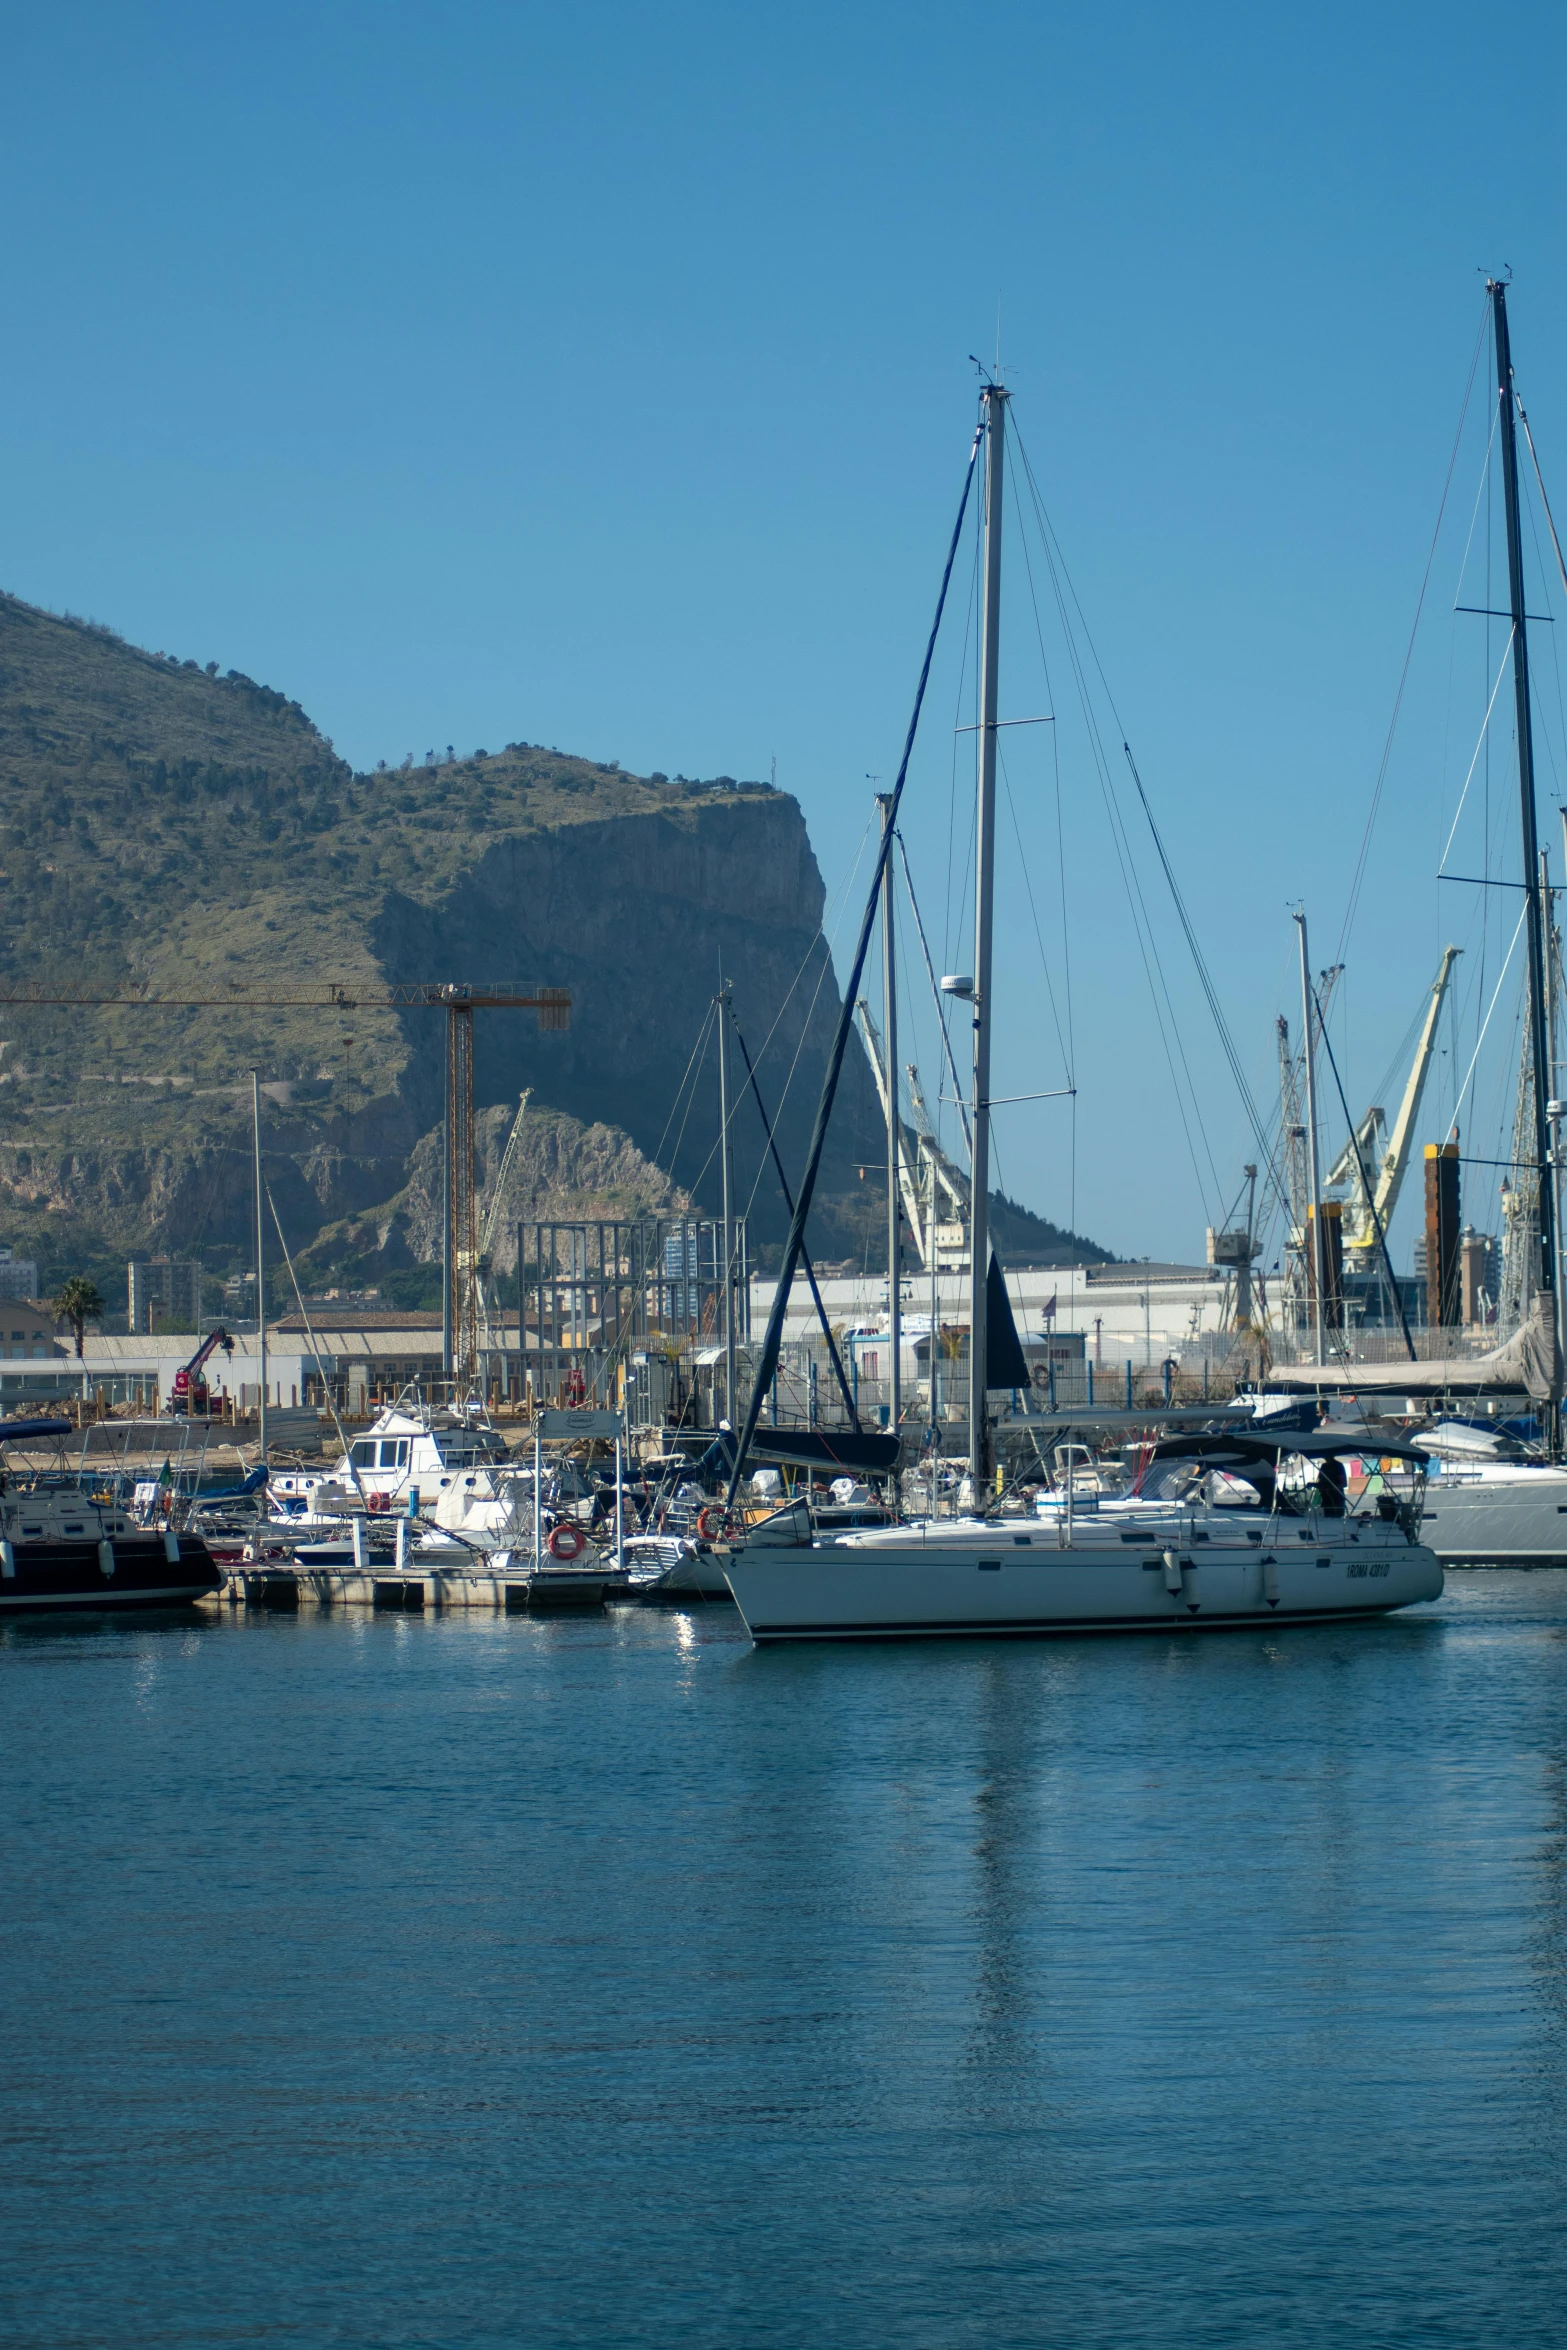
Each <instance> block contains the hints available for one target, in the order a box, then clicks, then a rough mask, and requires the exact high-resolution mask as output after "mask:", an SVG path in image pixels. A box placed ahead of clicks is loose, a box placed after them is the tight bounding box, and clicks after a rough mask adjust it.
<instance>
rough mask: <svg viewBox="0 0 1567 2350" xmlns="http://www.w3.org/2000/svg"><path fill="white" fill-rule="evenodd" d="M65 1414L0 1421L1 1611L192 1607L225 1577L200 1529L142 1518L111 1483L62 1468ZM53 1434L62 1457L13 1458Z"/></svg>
mask: <svg viewBox="0 0 1567 2350" xmlns="http://www.w3.org/2000/svg"><path fill="white" fill-rule="evenodd" d="M73 1433H74V1431H73V1430H72V1428H71V1426H70V1423H69V1422H68V1421H65V1420H45V1419H35V1420H8V1421H0V1463H3V1464H4V1465H3V1468H0V1616H19V1615H36V1614H43V1613H45V1612H48V1611H51V1610H55V1609H61V1608H69V1609H76V1608H86V1609H100V1608H112V1609H116V1610H119V1609H124V1608H153V1607H188V1606H190V1605H191V1603H192V1602H193V1601H195V1600H198V1599H203V1598H205V1597H206V1596H207V1595H208V1594H209V1593H210V1592H214V1591H217V1590H218V1589H219V1588H220V1587H221V1582H222V1578H221V1576H220V1575H219V1573H218V1571H217V1568H216V1567H215V1565H214V1564H213V1560H212V1555H211V1552H210V1551H209V1550H208V1548H207V1545H206V1543H205V1542H204V1541H203V1540H202V1539H201V1537H200V1536H199V1535H196V1534H190V1533H176V1532H175V1531H174V1530H173V1528H172V1527H169V1528H164V1529H155V1528H149V1527H145V1526H142V1525H139V1524H138V1523H137V1521H136V1519H135V1518H134V1516H133V1515H132V1514H131V1511H130V1510H129V1508H128V1507H127V1506H126V1504H125V1503H124V1501H123V1500H122V1499H121V1498H120V1496H119V1494H118V1492H117V1491H116V1490H114V1488H113V1486H112V1485H111V1486H110V1487H108V1488H106V1489H105V1490H103V1491H101V1492H97V1491H91V1490H85V1489H84V1488H83V1486H82V1484H81V1483H80V1481H79V1480H77V1479H76V1478H73V1477H70V1476H68V1475H67V1474H66V1472H65V1469H64V1465H63V1463H64V1451H63V1448H64V1444H65V1440H66V1439H67V1438H68V1437H70V1436H71V1435H72V1434H73ZM24 1443H25V1444H26V1445H27V1446H28V1447H29V1450H31V1449H32V1448H33V1447H34V1446H36V1445H38V1444H40V1443H42V1444H53V1445H55V1446H56V1447H57V1448H58V1450H59V1458H60V1466H59V1467H58V1468H57V1469H54V1470H52V1471H49V1472H44V1473H40V1472H38V1471H37V1470H35V1469H32V1468H29V1467H23V1466H22V1465H21V1464H17V1465H15V1466H13V1463H12V1461H11V1458H10V1455H9V1452H8V1450H7V1448H8V1447H9V1446H11V1445H14V1444H24Z"/></svg>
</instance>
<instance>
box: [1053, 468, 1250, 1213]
mask: <svg viewBox="0 0 1567 2350" xmlns="http://www.w3.org/2000/svg"><path fill="white" fill-rule="evenodd" d="M1014 439H1015V443H1016V446H1017V450H1018V455H1019V457H1020V459H1021V460H1022V465H1023V473H1024V478H1025V480H1026V481H1027V483H1028V486H1029V493H1030V496H1031V498H1032V501H1033V505H1034V513H1035V520H1036V523H1037V525H1038V528H1039V533H1040V544H1041V548H1042V551H1043V553H1044V557H1045V563H1046V568H1047V569H1048V571H1049V574H1050V582H1051V588H1052V591H1053V593H1054V596H1055V600H1056V611H1057V615H1058V617H1059V619H1060V622H1061V629H1062V635H1063V639H1064V641H1065V645H1066V653H1067V660H1068V663H1069V665H1070V667H1071V670H1072V675H1073V681H1074V683H1075V684H1076V687H1077V694H1078V701H1079V705H1080V708H1081V712H1082V717H1083V725H1084V731H1085V733H1086V734H1087V737H1088V743H1089V753H1090V756H1091V758H1092V760H1093V762H1094V766H1095V770H1096V773H1097V777H1098V782H1099V790H1100V796H1101V798H1102V799H1103V801H1104V806H1105V813H1106V816H1107V817H1108V819H1109V824H1110V837H1111V842H1112V845H1113V847H1114V849H1115V852H1116V862H1117V864H1118V866H1119V868H1120V873H1121V882H1122V887H1123V889H1124V890H1125V892H1126V899H1127V906H1128V910H1129V911H1130V913H1131V916H1132V930H1133V935H1134V937H1135V938H1136V940H1137V946H1138V953H1139V956H1140V958H1141V961H1142V965H1143V971H1144V975H1145V977H1146V978H1147V981H1148V992H1149V997H1150V1000H1151V1002H1152V1005H1153V1013H1154V1022H1155V1025H1156V1026H1157V1028H1158V1030H1159V1041H1160V1044H1161V1046H1162V1048H1163V1051H1164V1056H1165V1063H1166V1066H1167V1067H1168V1069H1169V1072H1170V1081H1171V1088H1172V1091H1173V1093H1174V1095H1175V1106H1176V1113H1177V1115H1178V1116H1179V1118H1180V1121H1181V1129H1182V1132H1183V1134H1184V1136H1185V1139H1186V1147H1187V1152H1188V1154H1189V1156H1190V1158H1191V1162H1192V1173H1193V1176H1194V1177H1195V1179H1196V1183H1197V1191H1198V1196H1199V1198H1200V1199H1201V1201H1202V1203H1203V1208H1204V1213H1205V1214H1206V1215H1207V1216H1208V1218H1209V1220H1210V1221H1211V1220H1212V1213H1213V1211H1212V1208H1211V1205H1210V1203H1209V1189H1208V1183H1207V1182H1206V1181H1205V1180H1204V1178H1203V1173H1202V1167H1201V1164H1200V1162H1199V1159H1198V1156H1197V1145H1196V1142H1195V1140H1194V1139H1193V1135H1192V1122H1193V1120H1195V1122H1196V1126H1197V1131H1198V1133H1199V1134H1200V1135H1201V1137H1202V1146H1203V1151H1204V1154H1205V1156H1206V1157H1207V1160H1208V1168H1209V1175H1210V1177H1211V1180H1212V1186H1213V1191H1214V1193H1215V1194H1217V1193H1218V1192H1220V1191H1221V1190H1222V1188H1223V1186H1222V1185H1221V1183H1220V1181H1219V1174H1218V1168H1217V1166H1216V1165H1215V1162H1214V1157H1213V1149H1212V1145H1211V1144H1210V1142H1209V1140H1208V1133H1207V1128H1206V1125H1205V1123H1204V1121H1203V1115H1202V1106H1201V1101H1200V1098H1199V1096H1198V1093H1197V1088H1196V1085H1195V1083H1194V1081H1193V1078H1192V1074H1191V1069H1190V1066H1189V1064H1188V1062H1187V1059H1186V1048H1185V1045H1184V1042H1183V1041H1182V1037H1181V1029H1180V1022H1179V1019H1178V1017H1177V1015H1176V1011H1175V1004H1174V1000H1173V998H1172V996H1171V994H1170V989H1169V981H1168V978H1167V976H1166V973H1165V970H1164V963H1163V959H1162V957H1161V956H1160V953H1159V946H1158V939H1157V936H1156V933H1155V931H1154V927H1153V921H1152V917H1151V915H1150V914H1149V911H1148V905H1147V900H1146V898H1145V896H1144V894H1143V886H1142V879H1141V875H1140V874H1139V872H1138V869H1137V863H1136V859H1135V857H1134V856H1133V853H1132V846H1131V840H1130V836H1129V835H1128V833H1127V831H1126V826H1125V819H1124V817H1123V816H1122V813H1121V808H1120V803H1119V801H1118V799H1117V796H1116V792H1115V786H1114V781H1113V778H1112V775H1111V770H1110V763H1109V760H1108V758H1107V756H1106V753H1105V748H1104V741H1103V737H1102V735H1101V733H1100V729H1099V722H1098V719H1097V717H1096V715H1095V712H1094V708H1093V697H1092V694H1091V692H1090V690H1089V684H1088V676H1087V671H1086V669H1085V667H1084V664H1083V660H1082V656H1081V654H1080V653H1079V651H1078V646H1077V638H1076V633H1075V632H1074V630H1073V626H1072V619H1071V613H1070V612H1069V610H1068V606H1067V596H1068V595H1070V598H1071V604H1072V608H1073V609H1075V611H1076V613H1077V617H1078V622H1079V624H1080V626H1081V629H1082V634H1083V637H1084V639H1085V641H1086V643H1087V645H1088V649H1089V652H1090V654H1091V656H1092V658H1093V662H1094V666H1095V668H1096V669H1097V670H1098V672H1099V678H1100V682H1101V684H1102V685H1103V686H1104V689H1105V696H1106V699H1107V700H1108V701H1109V704H1110V709H1111V713H1112V715H1113V716H1114V717H1115V718H1116V722H1117V725H1119V724H1120V714H1119V712H1118V711H1117V710H1116V707H1115V697H1114V695H1113V694H1112V693H1111V691H1110V686H1109V681H1108V679H1107V678H1106V677H1105V674H1104V667H1103V664H1102V663H1101V662H1100V660H1099V656H1098V653H1097V651H1096V650H1095V647H1094V641H1093V635H1092V632H1091V631H1090V629H1089V627H1088V624H1087V620H1086V618H1085V616H1084V614H1083V609H1082V604H1081V601H1080V600H1079V598H1078V595H1077V591H1076V589H1075V587H1073V585H1072V580H1071V575H1070V573H1069V572H1068V571H1067V569H1066V563H1065V559H1064V557H1062V556H1061V553H1060V548H1059V546H1058V545H1057V544H1056V542H1055V537H1054V533H1053V531H1052V530H1051V527H1050V521H1049V516H1048V514H1047V513H1046V511H1045V506H1044V500H1043V498H1042V497H1041V495H1040V492H1039V486H1038V483H1037V482H1036V481H1035V479H1034V473H1033V467H1032V465H1031V463H1030V461H1029V457H1028V452H1027V449H1026V448H1025V447H1024V445H1023V439H1022V435H1021V434H1020V433H1016V432H1015V433H1014ZM1063 579H1064V580H1065V582H1066V592H1065V593H1063V589H1062V580H1063ZM1156 974H1157V976H1156ZM1161 998H1162V1007H1161ZM1166 1014H1168V1025H1167V1024H1166ZM1172 1033H1173V1038H1174V1042H1173V1046H1172V1041H1171V1038H1172ZM1177 1057H1179V1060H1180V1064H1181V1070H1182V1072H1183V1073H1184V1076H1185V1081H1186V1090H1185V1093H1184V1094H1183V1092H1182V1086H1181V1078H1180V1076H1178V1075H1177V1072H1176V1066H1175V1064H1176V1059H1177ZM1188 1099H1189V1101H1190V1105H1191V1117H1190V1118H1188V1116H1187V1102H1188Z"/></svg>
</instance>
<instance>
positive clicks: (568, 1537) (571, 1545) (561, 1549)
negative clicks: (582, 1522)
mask: <svg viewBox="0 0 1567 2350" xmlns="http://www.w3.org/2000/svg"><path fill="white" fill-rule="evenodd" d="M544 1547H545V1549H546V1550H547V1551H548V1552H549V1554H550V1557H551V1558H552V1559H579V1558H581V1556H582V1554H583V1552H584V1551H585V1550H586V1549H587V1547H588V1538H587V1536H586V1535H585V1534H584V1533H583V1531H582V1528H581V1527H580V1526H573V1525H572V1524H571V1523H570V1521H569V1520H563V1521H562V1523H561V1524H560V1525H558V1526H552V1527H551V1528H550V1534H549V1540H548V1541H547V1542H546V1543H545V1545H544Z"/></svg>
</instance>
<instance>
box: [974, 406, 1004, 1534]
mask: <svg viewBox="0 0 1567 2350" xmlns="http://www.w3.org/2000/svg"><path fill="white" fill-rule="evenodd" d="M1007 397H1008V395H1007V394H1006V393H1005V392H1004V391H1003V390H1002V388H1001V386H1000V385H999V384H987V385H986V386H985V602H984V611H983V614H982V616H981V620H980V654H979V811H978V821H977V829H976V837H975V844H974V853H975V862H976V867H977V874H976V880H975V889H974V1091H973V1097H972V1104H971V1108H972V1124H973V1146H972V1156H971V1161H970V1164H971V1168H972V1175H971V1179H970V1183H969V1257H970V1260H971V1261H970V1265H969V1414H968V1425H969V1438H968V1463H969V1476H970V1478H971V1480H972V1482H973V1487H974V1499H975V1502H976V1504H977V1503H978V1500H979V1493H980V1486H981V1484H982V1483H983V1481H984V1477H985V1472H986V1469H987V1467H988V1465H989V1464H988V1458H987V1446H986V1441H985V1436H986V1431H985V1394H986V1385H985V1373H986V1367H987V1363H988V1357H989V1348H988V1339H989V1332H988V1329H987V1327H986V1304H987V1286H986V1285H987V1283H988V1281H989V1278H990V946H991V926H992V919H993V913H994V905H995V865H996V720H997V714H998V712H997V702H998V695H999V690H1000V683H1001V487H1002V478H1003V477H1002V457H1003V453H1004V449H1005V444H1006V421H1007Z"/></svg>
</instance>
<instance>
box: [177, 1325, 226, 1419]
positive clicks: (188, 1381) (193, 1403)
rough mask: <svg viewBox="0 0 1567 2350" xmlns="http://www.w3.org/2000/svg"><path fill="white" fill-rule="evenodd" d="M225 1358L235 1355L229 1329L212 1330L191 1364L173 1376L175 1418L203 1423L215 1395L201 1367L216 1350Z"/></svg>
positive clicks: (194, 1355)
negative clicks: (218, 1349)
mask: <svg viewBox="0 0 1567 2350" xmlns="http://www.w3.org/2000/svg"><path fill="white" fill-rule="evenodd" d="M220 1346H221V1347H222V1349H223V1352H224V1353H225V1354H226V1355H231V1354H232V1353H233V1352H234V1341H233V1339H232V1338H230V1336H229V1334H228V1332H227V1331H226V1330H209V1331H208V1332H207V1335H206V1337H205V1338H204V1339H203V1340H202V1342H201V1344H200V1346H198V1347H197V1349H196V1351H195V1353H194V1354H193V1355H192V1356H191V1358H190V1361H189V1362H188V1363H186V1364H185V1366H184V1368H183V1369H182V1370H178V1371H176V1372H175V1374H174V1393H173V1395H172V1396H171V1397H170V1399H169V1410H170V1411H171V1412H172V1413H173V1414H174V1416H175V1418H176V1419H180V1418H182V1417H184V1418H188V1419H192V1420H204V1419H206V1417H207V1415H208V1413H209V1412H210V1411H211V1409H212V1396H211V1393H210V1391H209V1389H208V1386H207V1382H206V1380H205V1378H204V1377H203V1375H202V1366H203V1365H204V1364H205V1362H206V1360H207V1358H208V1356H209V1355H210V1354H211V1353H212V1352H213V1350H214V1349H215V1348H216V1347H220Z"/></svg>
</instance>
